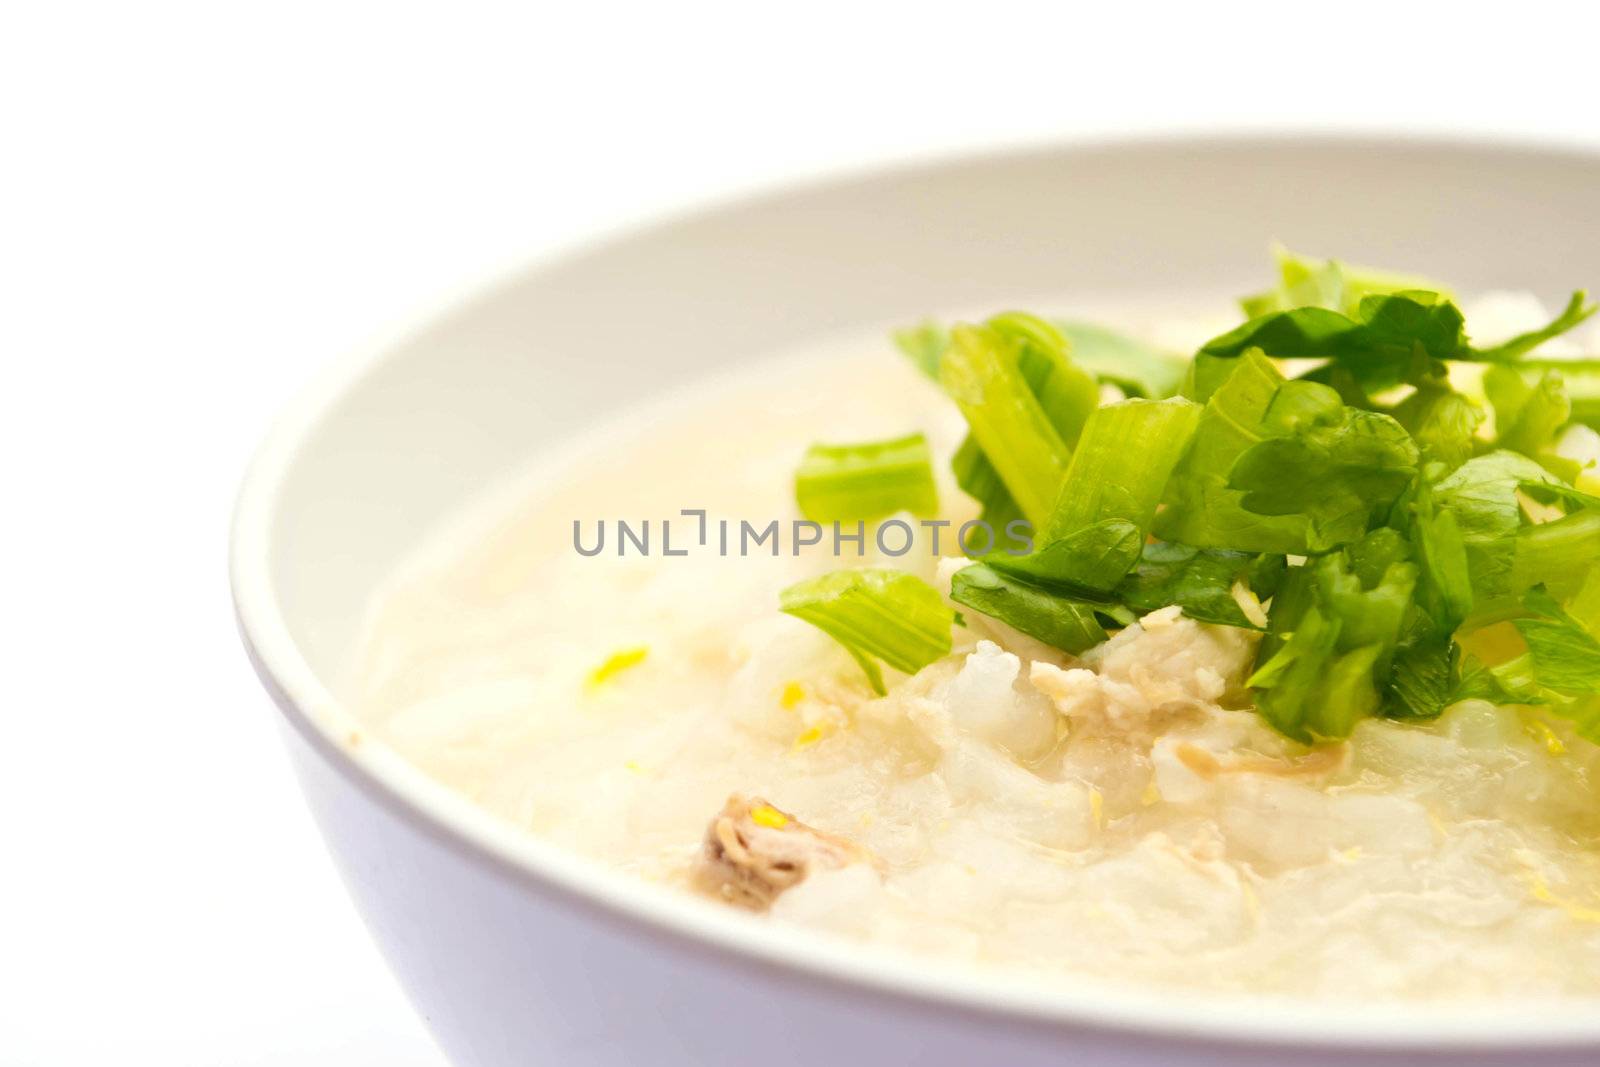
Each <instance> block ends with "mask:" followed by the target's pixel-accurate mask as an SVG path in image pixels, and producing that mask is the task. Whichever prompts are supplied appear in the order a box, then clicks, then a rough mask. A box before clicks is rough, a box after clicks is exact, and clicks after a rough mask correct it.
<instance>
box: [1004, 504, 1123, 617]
mask: <svg viewBox="0 0 1600 1067" xmlns="http://www.w3.org/2000/svg"><path fill="white" fill-rule="evenodd" d="M1143 547H1144V533H1143V531H1141V530H1140V529H1139V527H1138V526H1136V525H1135V524H1134V523H1132V522H1129V521H1128V520H1126V519H1103V520H1101V521H1100V522H1095V523H1091V524H1090V525H1088V526H1084V527H1082V528H1081V529H1078V530H1075V531H1073V532H1072V533H1070V534H1067V535H1066V536H1065V537H1059V538H1056V539H1055V540H1053V541H1050V542H1048V543H1047V544H1046V545H1045V546H1044V547H1043V548H1040V549H1037V550H1036V551H1034V552H1032V553H1030V554H1028V555H1026V556H1008V555H1006V554H1004V553H994V554H993V555H990V556H988V557H985V560H984V562H986V563H988V564H989V565H990V566H992V567H993V568H994V569H995V570H998V571H1002V572H1004V573H1006V574H1008V575H1011V576H1012V577H1014V578H1017V579H1019V580H1021V581H1025V582H1030V583H1032V584H1034V585H1039V586H1044V587H1047V588H1052V589H1058V590H1062V591H1065V592H1067V593H1069V594H1072V595H1075V596H1078V597H1088V598H1090V599H1094V598H1097V597H1099V598H1103V597H1105V596H1107V595H1108V594H1109V593H1110V592H1111V590H1112V589H1114V588H1116V586H1117V583H1118V582H1120V581H1122V578H1123V575H1125V574H1127V573H1128V570H1129V568H1131V567H1132V566H1133V565H1134V564H1135V563H1136V562H1138V560H1139V552H1140V549H1141V548H1143Z"/></svg>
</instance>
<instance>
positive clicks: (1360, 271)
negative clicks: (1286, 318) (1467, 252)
mask: <svg viewBox="0 0 1600 1067" xmlns="http://www.w3.org/2000/svg"><path fill="white" fill-rule="evenodd" d="M1273 254H1274V255H1275V256H1276V257H1277V260H1278V284H1277V286H1275V287H1274V288H1272V289H1269V290H1267V291H1266V292H1264V293H1258V294H1256V295H1254V296H1247V297H1244V298H1243V299H1242V300H1240V301H1239V306H1240V307H1241V308H1243V309H1244V313H1245V316H1246V317H1247V318H1256V317H1257V316H1260V315H1265V314H1267V313H1268V312H1272V311H1290V310H1292V309H1294V308H1301V307H1322V308H1330V309H1332V310H1334V311H1343V312H1345V313H1346V314H1348V315H1353V314H1355V311H1356V309H1357V308H1358V307H1359V306H1360V305H1361V301H1362V300H1363V299H1364V298H1366V297H1368V296H1373V295H1376V294H1383V293H1398V292H1403V291H1405V290H1407V289H1423V290H1429V291H1432V292H1437V293H1444V294H1445V295H1446V296H1448V295H1449V294H1448V293H1446V292H1445V289H1444V288H1443V287H1442V286H1440V285H1438V284H1437V283H1434V282H1431V281H1429V280H1428V279H1426V278H1420V277H1417V276H1416V275H1412V274H1401V273H1398V272H1395V271H1386V270H1377V269H1375V268H1373V267H1357V266H1352V265H1350V264H1348V263H1341V262H1339V261H1338V260H1333V259H1314V258H1312V257H1310V256H1301V255H1296V254H1295V253H1293V252H1290V251H1289V250H1288V249H1286V248H1284V247H1282V246H1279V247H1277V248H1274V249H1273Z"/></svg>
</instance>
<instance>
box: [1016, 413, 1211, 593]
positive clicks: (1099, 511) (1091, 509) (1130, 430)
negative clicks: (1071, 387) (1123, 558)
mask: <svg viewBox="0 0 1600 1067" xmlns="http://www.w3.org/2000/svg"><path fill="white" fill-rule="evenodd" d="M1199 421H1200V406H1199V405H1198V404H1196V403H1194V402H1193V401H1191V400H1187V399H1185V398H1183V397H1171V398H1169V399H1166V400H1140V399H1133V400H1123V401H1121V402H1119V403H1115V404H1107V405H1106V406H1105V407H1102V408H1097V409H1096V410H1095V411H1094V413H1093V414H1091V415H1090V416H1089V421H1088V422H1087V423H1086V424H1085V425H1084V428H1083V435H1082V436H1081V437H1080V438H1079V439H1078V447H1077V450H1076V451H1074V452H1073V454H1072V461H1071V463H1070V464H1069V465H1068V467H1067V473H1066V477H1065V480H1064V481H1063V482H1062V484H1061V489H1060V492H1059V494H1058V495H1057V497H1056V500H1055V506H1054V508H1053V509H1052V511H1051V514H1050V522H1049V525H1048V526H1047V527H1046V529H1045V540H1046V541H1053V540H1057V539H1059V538H1062V537H1066V536H1067V535H1069V534H1072V533H1076V532H1078V531H1079V530H1083V529H1085V528H1087V527H1090V526H1093V525H1094V524H1096V523H1100V522H1105V521H1107V520H1111V519H1119V520H1122V521H1124V522H1130V523H1132V524H1133V525H1134V526H1136V527H1137V528H1138V529H1139V530H1140V531H1148V530H1149V529H1150V526H1151V523H1152V522H1153V521H1154V519H1155V514H1156V508H1157V507H1158V506H1159V505H1160V503H1161V498H1162V495H1163V492H1164V491H1165V489H1166V486H1167V481H1168V479H1169V478H1171V476H1172V472H1173V470H1174V468H1176V467H1177V465H1178V461H1179V460H1180V459H1181V458H1182V457H1183V454H1184V452H1185V450H1186V449H1187V448H1188V446H1189V441H1190V440H1191V439H1192V438H1193V437H1194V433H1195V428H1196V427H1197V426H1198V425H1199ZM1130 563H1131V561H1130Z"/></svg>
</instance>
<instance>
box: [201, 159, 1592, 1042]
mask: <svg viewBox="0 0 1600 1067" xmlns="http://www.w3.org/2000/svg"><path fill="white" fill-rule="evenodd" d="M1297 149H1301V150H1303V149H1321V150H1340V151H1347V152H1363V151H1384V150H1396V149H1403V150H1406V151H1409V152H1416V151H1419V150H1421V151H1424V152H1431V153H1440V154H1450V153H1454V154H1461V155H1464V156H1473V157H1476V158H1480V159H1482V158H1491V157H1500V158H1512V157H1522V158H1523V159H1525V160H1526V161H1528V162H1530V163H1541V162H1542V163H1546V164H1557V163H1560V164H1567V165H1582V166H1588V167H1594V168H1597V169H1600V150H1595V149H1594V148H1591V147H1589V146H1586V145H1582V144H1570V143H1563V142H1559V141H1555V142H1552V141H1550V140H1548V139H1546V140H1522V139H1517V138H1506V137H1499V136H1494V137H1483V136H1461V135H1445V136H1421V137H1419V136H1411V135H1406V136H1400V135H1393V134H1369V133H1299V132H1247V133H1236V132H1226V133H1217V134H1206V133H1199V134H1195V133H1186V134H1183V135H1170V134H1154V135H1144V136H1136V137H1107V138H1093V139H1076V140H1066V141H1053V142H1047V143H1041V144H1033V145H1028V146H1025V147H1020V148H1016V147H1013V148H1005V149H1000V150H990V149H982V150H977V151H964V152H954V153H943V154H938V155H933V156H929V157H924V158H917V159H912V160H908V161H901V162H896V163H891V164H887V165H882V164H880V165H868V166H865V167H853V168H845V169H840V170H835V171H830V172H827V173H825V174H823V175H820V176H819V175H809V174H808V175H807V176H806V177H804V178H803V179H800V180H798V181H793V182H783V183H778V184H775V185H768V186H764V187H761V188H758V189H757V190H755V191H753V192H746V193H744V194H742V195H737V196H733V197H718V198H713V199H712V200H710V201H708V202H706V203H702V204H697V205H695V206H692V207H690V208H687V209H683V210H678V211H673V212H669V213H666V214H661V215H657V216H655V217H654V219H653V220H651V221H647V222H645V223H643V224H631V223H630V224H625V225H622V226H618V227H613V228H609V229H607V230H605V231H604V232H602V233H599V234H594V233H591V234H589V235H586V236H584V237H580V238H578V239H576V240H573V241H569V242H565V243H563V244H561V245H558V246H556V247H555V248H553V249H549V250H546V251H544V252H543V253H541V254H539V255H537V256H535V257H533V258H531V259H522V260H519V261H517V262H516V263H515V265H513V266H511V267H510V268H506V267H501V268H500V269H497V270H495V271H493V272H491V273H489V274H488V275H487V276H485V277H483V278H480V279H478V280H476V281H474V282H470V283H468V284H466V285H463V286H459V287H457V288H456V289H455V290H454V291H453V292H451V293H449V294H447V295H446V296H444V297H443V298H442V299H439V300H437V301H434V302H433V303H432V304H431V305H429V306H427V307H425V308H424V309H423V310H421V311H419V312H418V313H416V314H414V315H411V316H409V317H408V318H407V319H405V320H404V321H403V322H402V323H401V324H400V325H398V326H397V327H395V328H393V329H391V330H389V331H388V332H387V333H385V334H384V335H382V336H380V337H379V338H378V339H377V340H375V341H373V342H370V343H368V344H367V345H365V346H362V347H361V348H359V349H357V350H356V351H353V352H351V353H350V354H348V355H347V356H345V357H343V358H340V359H337V360H334V361H333V362H332V363H330V364H329V365H328V366H327V367H326V368H324V369H323V370H322V371H321V372H320V373H319V374H318V375H317V376H316V377H315V378H314V379H313V381H312V382H311V383H310V384H309V385H308V386H306V387H305V388H304V389H303V390H302V391H301V392H300V393H299V395H298V396H296V397H295V398H294V399H293V400H292V401H291V402H290V403H289V404H288V405H287V407H286V408H285V409H284V410H283V411H282V412H281V413H280V415H279V416H278V417H277V419H276V420H275V422H274V424H273V425H272V427H271V429H270V430H269V432H268V434H267V436H266V438H265V439H264V441H263V443H262V444H261V445H260V446H259V448H258V450H257V452H256V454H255V456H254V458H253V459H252V460H251V461H250V464H249V467H248V470H247V472H246V474H245V477H244V479H243V482H242V485H241V488H240V490H239V494H238V498H237V502H236V504H235V508H234V513H233V521H232V525H231V533H230V549H229V583H230V587H231V592H232V597H233V604H234V614H235V619H236V622H237V625H238V628H239V632H240V635H241V638H242V640H243V643H244V646H245V650H246V653H247V655H248V657H249V659H250V661H251V663H252V664H253V666H254V667H255V669H256V672H257V673H258V675H259V676H260V678H261V681H262V684H263V685H264V687H265V688H266V689H267V691H268V693H269V694H270V696H271V697H272V698H273V701H274V703H276V704H277V706H278V707H279V708H280V709H281V711H282V712H283V715H284V717H285V719H286V720H287V722H288V723H289V725H290V726H291V727H292V728H293V729H294V730H295V731H296V732H297V733H298V734H299V735H300V736H301V737H302V738H303V739H305V740H306V741H307V742H308V743H309V744H310V746H311V747H312V749H313V750H314V751H315V752H316V753H317V754H318V755H319V756H320V757H321V758H323V759H325V760H327V762H328V763H329V764H330V765H331V766H332V767H333V769H334V770H335V771H337V772H338V773H339V774H340V775H341V776H342V777H343V778H345V779H346V780H347V781H349V782H350V783H352V784H354V785H355V786H356V787H358V788H359V789H360V790H361V791H362V792H364V793H365V794H366V795H367V796H369V797H370V798H372V799H374V800H376V801H377V802H378V803H380V804H381V805H382V806H384V807H385V808H387V809H388V810H389V812H390V813H391V814H393V815H395V816H396V817H398V818H399V819H401V820H402V821H404V822H406V823H408V824H410V825H412V826H413V827H415V828H417V829H419V830H421V831H423V832H424V833H425V834H427V835H428V836H429V837H430V838H432V839H433V840H435V841H436V842H439V843H442V844H444V845H446V846H447V847H449V848H450V849H452V850H453V851H455V852H457V853H458V854H460V855H462V856H464V857H466V858H468V859H469V860H471V861H473V862H474V863H477V864H480V865H483V866H485V867H487V868H489V869H491V870H493V871H495V872H497V873H499V874H501V875H503V876H509V877H510V878H511V879H513V880H514V881H516V882H517V883H518V884H519V885H521V886H523V887H529V888H533V889H536V890H538V891H539V892H541V893H544V894H555V895H558V896H560V897H562V898H563V900H564V902H566V903H568V904H572V905H576V906H578V907H580V908H582V909H584V910H585V911H586V912H587V913H588V914H589V915H591V916H593V917H594V918H596V919H597V920H600V921H604V922H608V923H612V924H618V925H624V926H626V927H628V928H630V929H631V930H632V931H633V932H634V933H636V934H639V935H641V936H645V937H651V938H655V939H657V940H662V941H670V942H674V943H676V945H677V946H678V947H680V948H683V949H687V950H689V951H692V952H696V953H698V954H700V955H702V956H708V957H714V958H716V959H717V960H719V961H721V962H724V963H727V964H728V965H731V966H741V967H747V968H749V967H754V968H759V969H763V970H768V971H772V970H778V971H782V972H784V973H785V974H787V975H791V976H793V977H795V978H799V979H804V980H807V981H809V982H811V983H818V984H822V985H826V986H830V987H833V988H834V989H835V990H841V989H842V990H845V991H848V992H850V993H851V994H854V995H867V994H870V995H874V996H877V997H879V998H881V999H884V1000H899V1001H902V1002H905V1001H909V1002H912V1003H914V1004H915V1005H917V1006H920V1007H923V1008H936V1009H938V1010H940V1011H945V1012H948V1011H950V1010H952V1009H954V1010H956V1011H960V1012H963V1013H965V1014H969V1015H973V1016H977V1017H982V1018H984V1019H987V1020H990V1021H996V1020H998V1021H1002V1022H1012V1023H1020V1024H1027V1025H1033V1026H1044V1027H1046V1028H1049V1029H1054V1030H1058V1031H1059V1030H1060V1029H1062V1028H1072V1029H1076V1030H1083V1029H1093V1030H1103V1031H1115V1032H1121V1033H1126V1034H1129V1035H1135V1036H1139V1037H1143V1038H1150V1039H1202V1040H1205V1041H1208V1042H1213V1043H1216V1044H1218V1045H1234V1046H1259V1045H1268V1046H1293V1047H1296V1048H1313V1047H1326V1048H1351V1049H1377V1048H1385V1049H1418V1050H1422V1049H1433V1050H1461V1051H1464V1050H1468V1049H1472V1050H1480V1051H1486V1050H1494V1049H1519V1048H1520V1049H1533V1048H1539V1049H1555V1048H1566V1047H1578V1046H1582V1047H1590V1046H1600V1014H1595V1013H1594V1012H1593V1011H1592V1008H1593V1005H1594V1003H1595V1002H1594V1001H1593V1000H1589V999H1586V998H1537V999H1529V998H1523V999H1518V1000H1506V1001H1496V1002H1494V1003H1493V1004H1492V1005H1489V1004H1485V1003H1483V1002H1481V1001H1476V1000H1474V1001H1467V1002H1463V1003H1459V1004H1453V1005H1452V1004H1450V1003H1448V1002H1445V1003H1443V1004H1436V1003H1432V1002H1403V1003H1400V1004H1397V1005H1396V1004H1387V1003H1385V1004H1374V1003H1368V1002H1361V1001H1350V1002H1343V1001H1340V1002H1333V1003H1326V1002H1318V1001H1314V1000H1309V999H1300V998H1291V997H1286V996H1275V995H1235V994H1210V993H1190V992H1184V991H1178V992H1177V994H1176V995H1175V994H1174V991H1173V990H1171V989H1168V988H1166V987H1160V986H1150V987H1145V988H1138V987H1132V986H1130V987H1122V986H1102V985H1099V984H1097V983H1096V982H1095V981H1094V979H1093V978H1092V977H1090V976H1080V977H1077V978H1073V979H1069V980H1067V981H1062V980H1060V979H1058V978H1056V977H1052V978H1051V980H1050V981H1049V982H1048V983H1030V982H1029V981H1028V980H1027V977H1026V975H1025V974H1022V973H1015V974H1013V973H1007V972H1003V971H1000V970H999V969H996V970H994V971H988V970H982V969H979V968H975V967H972V966H968V965H961V964H956V963H950V962H946V961H930V960H928V959H926V958H924V957H920V956H912V955H910V954H905V953H898V952H893V951H890V950H886V949H882V948H878V947H869V946H862V945H860V944H856V943H852V942H849V941H846V940H844V939H834V938H827V937H820V938H819V937H818V936H816V935H815V934H814V933H809V932H806V931H802V930H798V929H793V928H789V927H785V926H782V925H779V924H772V923H763V922H761V921H760V920H757V919H754V918H750V917H747V916H745V915H743V914H739V913H731V912H728V911H727V909H723V908H720V907H718V906H717V905H715V904H711V903H707V902H702V901H699V900H696V899H693V898H691V897H689V896H688V895H687V894H679V893H677V892H674V891H671V890H668V889H665V888H663V887H659V886H655V885H652V884H650V883H647V882H644V881H643V880H640V879H636V878H634V877H632V876H629V875H627V874H624V873H621V872H616V871H612V870H609V869H607V868H605V867H603V866H601V865H600V864H598V863H595V862H593V861H591V860H588V859H585V858H583V857H581V856H579V855H577V854H575V853H569V852H567V851H566V850H564V849H562V848H560V847H559V846H556V845H553V844H550V843H547V842H545V841H543V840H541V839H539V838H537V837H535V836H534V835H532V834H528V833H526V832H524V831H522V830H520V829H518V828H516V827H514V826H512V825H511V824H510V823H507V822H505V821H503V820H500V819H498V818H496V817H494V816H493V815H491V814H489V813H488V812H486V811H483V810H482V809H480V808H478V807H477V806H475V805H474V804H472V803H471V802H470V801H469V800H467V799H466V798H465V797H463V796H460V795H458V794H456V793H455V792H454V791H452V790H450V789H448V788H447V787H445V786H444V785H442V784H441V783H439V782H437V781H435V780H433V779H432V778H430V777H428V776H427V775H426V774H425V773H424V772H423V771H422V770H421V769H420V768H418V767H416V766H414V765H413V764H411V763H409V762H408V761H406V760H405V759H404V758H403V757H401V756H400V755H399V753H398V752H395V751H394V750H392V749H390V748H388V747H387V746H386V745H384V744H383V743H382V742H381V741H379V740H378V739H377V738H375V737H372V736H370V735H368V734H367V733H366V731H365V729H364V727H363V726H362V724H361V723H360V722H359V721H358V720H357V719H356V717H355V716H354V715H353V714H352V713H351V712H350V711H349V710H347V709H346V708H345V707H344V706H343V704H342V703H341V702H340V701H339V700H338V699H337V698H336V697H335V696H334V695H333V693H332V691H331V689H330V688H329V687H328V686H327V685H326V684H325V683H324V682H323V681H322V680H321V678H319V677H318V676H317V673H316V672H315V670H313V668H312V667H311V665H310V664H309V662H308V661H307V659H306V658H305V656H304V655H303V654H302V653H301V651H300V649H299V647H298V645H297V643H296V641H295V639H294V637H293V636H292V634H291V632H290V629H289V625H288V623H287V621H286V620H285V618H284V616H283V614H282V611H281V609H280V605H279V603H278V601H277V598H276V596H275V595H274V592H273V583H272V580H271V572H270V566H269V560H270V558H271V548H272V536H271V530H272V526H273V519H274V516H275V513H276V505H277V502H278V498H279V494H280V491H281V489H282V486H283V483H284V479H285V476H286V474H287V473H288V471H289V470H290V468H291V467H292V466H293V464H294V462H295V460H296V457H297V456H298V454H299V451H300V449H301V446H302V445H303V444H304V443H305V441H306V440H307V439H308V438H309V437H310V436H311V435H312V433H313V432H314V430H315V429H316V428H317V427H318V426H320V425H321V424H322V423H323V421H324V420H325V418H327V416H328V415H329V414H330V412H331V411H332V409H334V408H335V407H336V406H337V404H338V402H339V401H340V400H341V399H342V398H343V397H344V396H345V395H346V394H347V393H349V392H350V391H352V390H354V389H355V388H356V387H357V386H358V385H359V384H360V382H361V381H362V379H363V378H364V377H365V376H366V375H367V374H368V373H369V372H370V371H372V370H373V369H374V368H375V367H376V366H377V365H378V364H380V363H381V362H382V361H383V360H384V359H385V358H386V357H387V356H388V355H389V354H390V353H391V352H392V351H393V350H395V349H396V348H398V347H399V346H400V345H401V344H402V343H404V342H405V341H406V340H408V339H410V338H413V337H416V336H418V335H420V334H421V333H422V332H423V331H425V330H426V329H427V328H428V327H430V326H431V325H432V324H434V323H436V322H437V321H439V320H440V319H442V318H444V317H446V316H448V315H451V314H454V313H457V312H462V311H465V310H467V309H469V308H471V307H472V306H473V305H475V304H477V303H479V302H480V301H483V300H487V299H490V298H492V297H493V296H495V295H496V294H498V293H500V292H501V291H503V290H505V289H509V288H511V287H513V286H516V285H519V284H521V283H523V282H524V281H526V280H527V279H529V278H531V277H533V276H535V275H537V274H543V273H551V272H559V271H560V270H562V269H563V266H564V265H565V264H566V263H567V261H568V260H569V259H573V258H576V257H577V256H579V255H583V254H589V253H592V252H595V251H599V250H604V249H609V248H614V247H618V246H621V245H623V244H625V243H627V242H631V241H635V240H648V239H650V238H652V237H654V236H656V235H657V234H660V233H663V232H666V231H668V230H671V229H673V228H677V227H680V226H686V225H694V224H696V223H699V222H703V221H706V220H710V219H713V218H715V217H716V216H718V215H720V214H722V213H723V212H724V211H728V210H733V209H738V210H750V209H765V210H781V209H782V207H783V205H784V203H785V202H786V201H788V200H790V199H791V198H794V197H803V196H806V195H808V194H813V193H817V192H822V191H833V192H838V191H843V190H845V189H847V188H848V187H850V186H852V185H858V184H869V183H875V182H883V181H896V180H904V179H907V178H914V177H916V176H917V175H919V174H923V173H934V172H938V171H944V170H949V169H960V168H981V167H983V166H984V165H986V164H995V163H1002V164H1007V163H1010V164H1015V163H1023V162H1026V161H1029V160H1034V159H1037V160H1039V161H1041V162H1042V161H1044V160H1046V159H1055V158H1060V157H1074V156H1086V155H1095V154H1104V153H1114V154H1124V153H1151V154H1162V153H1193V152H1214V153H1227V154H1238V153H1262V152H1272V151H1293V150H1297ZM1574 1008H1579V1009H1580V1010H1573V1009H1574ZM1582 1008H1588V1009H1591V1010H1589V1011H1587V1012H1585V1011H1583V1010H1581V1009H1582Z"/></svg>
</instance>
